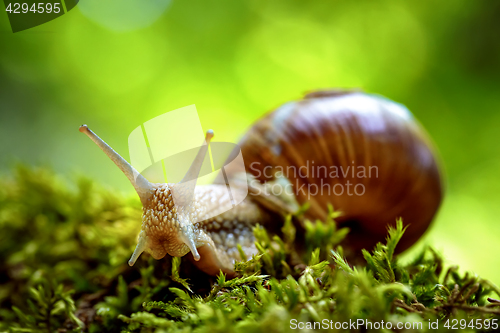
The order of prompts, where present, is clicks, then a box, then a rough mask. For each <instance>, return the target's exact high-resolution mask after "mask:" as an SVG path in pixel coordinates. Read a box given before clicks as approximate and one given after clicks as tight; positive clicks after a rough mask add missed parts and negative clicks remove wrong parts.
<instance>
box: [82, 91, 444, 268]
mask: <svg viewBox="0 0 500 333" xmlns="http://www.w3.org/2000/svg"><path fill="white" fill-rule="evenodd" d="M80 131H81V132H83V133H85V134H87V136H89V137H90V138H91V139H92V140H93V141H94V142H95V143H96V144H97V145H98V146H99V147H100V148H101V149H102V150H103V151H104V152H105V154H106V155H107V156H108V157H109V158H110V159H111V160H112V161H113V162H114V163H115V164H116V165H117V166H118V167H119V168H120V169H121V170H122V171H123V173H124V174H125V175H126V176H127V178H128V179H129V181H130V182H131V183H132V185H133V186H134V188H135V190H136V192H137V193H138V195H139V197H140V200H141V202H142V205H143V216H142V227H141V231H140V234H139V237H138V243H137V247H136V249H135V251H134V253H133V254H132V257H131V258H130V260H129V264H130V265H133V264H134V263H135V261H136V260H137V258H138V257H139V255H140V254H141V253H142V252H144V251H147V252H149V253H150V254H151V255H152V257H153V258H155V259H161V258H163V257H164V256H165V255H166V254H169V255H171V256H178V257H179V256H184V255H186V254H188V253H191V255H192V259H194V261H195V264H196V265H197V266H198V267H199V268H200V269H201V270H203V271H205V272H206V273H208V274H211V275H216V274H218V273H219V271H222V272H224V273H226V274H228V275H230V276H232V275H234V274H235V273H234V271H233V264H234V261H235V260H241V258H240V254H239V252H238V250H237V247H236V246H237V244H240V245H241V248H242V249H243V252H244V253H245V254H246V256H247V257H251V255H253V254H256V253H257V250H256V248H255V245H254V239H253V233H252V228H253V227H254V226H255V225H256V224H260V225H263V226H264V227H265V228H270V229H272V228H276V227H277V224H279V222H280V221H281V222H282V221H283V216H284V215H285V214H288V213H293V212H295V211H297V209H298V207H300V206H301V205H303V204H305V203H308V204H309V209H308V210H307V211H306V212H305V213H304V214H305V215H304V218H306V219H310V220H319V221H321V220H325V218H326V217H327V214H328V205H329V204H331V205H333V207H334V208H335V209H336V210H339V211H340V212H341V213H342V215H341V216H340V217H338V218H337V219H336V222H337V223H338V224H339V226H340V227H342V226H347V227H349V228H350V229H351V231H350V233H349V235H348V238H347V240H346V245H347V247H348V248H349V249H352V251H358V250H360V249H362V248H371V247H372V246H374V245H375V244H376V243H377V242H379V241H382V240H384V238H385V236H386V231H387V226H388V225H391V224H392V225H394V224H395V221H396V219H397V218H400V217H401V218H402V219H403V222H404V224H405V225H409V226H410V227H409V228H408V229H407V231H406V233H405V235H404V236H403V238H402V239H401V241H400V243H399V248H398V250H399V251H402V250H404V249H406V248H408V247H409V246H411V245H412V244H413V243H415V242H416V241H417V240H418V239H419V238H420V237H421V236H422V235H423V233H424V232H425V231H426V230H427V228H428V226H429V225H430V223H431V221H432V219H433V217H434V215H435V214H436V212H437V210H438V207H439V205H440V203H441V200H442V196H443V185H442V176H441V171H440V167H439V163H438V162H437V158H436V153H435V149H434V148H433V144H432V142H431V141H430V138H429V136H428V135H427V134H426V132H425V131H424V129H423V128H422V126H421V125H420V124H419V123H418V122H417V121H416V120H415V119H414V118H413V116H412V115H411V113H410V112H409V111H408V110H407V109H406V108H405V107H404V106H403V105H401V104H398V103H395V102H393V101H390V100H388V99H386V98H383V97H380V96H377V95H370V94H366V93H362V92H359V91H342V90H327V91H316V92H313V93H309V94H307V95H306V96H305V97H304V99H302V100H299V101H294V102H289V103H286V104H284V105H282V106H280V107H278V108H277V109H276V110H275V111H273V112H270V113H269V114H267V115H266V116H264V117H263V118H262V119H260V120H259V121H257V122H256V123H255V124H254V125H253V126H252V127H251V128H250V129H249V131H248V132H247V133H246V134H245V135H244V136H243V138H242V140H241V141H240V142H239V144H238V145H239V147H240V148H241V152H242V155H243V160H244V163H245V169H246V172H247V173H248V174H247V175H246V176H245V175H242V174H241V172H239V171H238V170H231V169H228V170H227V171H226V173H227V175H226V176H227V177H229V178H231V179H233V180H234V182H235V183H238V182H239V183H240V184H243V183H246V182H247V181H248V183H246V185H248V192H249V194H250V195H248V196H247V197H246V198H245V199H244V200H243V201H242V202H241V203H240V204H238V205H236V206H234V207H233V208H232V209H229V210H227V211H225V212H222V213H221V214H218V209H219V210H220V207H221V206H223V204H225V203H227V202H228V201H229V200H231V198H229V197H228V195H227V191H226V186H225V184H211V185H204V186H196V177H197V175H198V173H199V171H200V167H201V163H202V161H203V158H204V156H205V154H206V152H207V145H208V144H209V143H210V140H211V139H212V137H213V132H212V131H208V132H207V134H206V137H205V142H204V143H203V145H202V146H201V148H200V149H199V151H198V154H197V155H196V157H195V159H194V162H193V164H192V165H191V167H190V168H189V170H188V172H187V174H186V176H185V177H184V179H183V180H182V181H181V182H179V183H174V184H173V183H168V184H161V183H150V182H149V181H148V180H146V179H145V178H144V177H143V176H142V175H141V174H140V173H138V172H137V171H136V170H135V169H134V168H133V167H132V166H131V165H130V164H129V163H128V162H127V161H126V160H125V159H123V158H122V157H121V156H120V155H119V154H118V153H116V152H115V151H114V150H113V149H112V148H111V147H110V146H108V145H107V144H106V143H105V142H104V141H103V140H101V139H100V138H99V137H98V136H97V135H96V134H94V133H93V132H92V131H91V130H90V129H89V128H88V127H87V126H86V125H82V126H81V127H80ZM193 180H194V181H193ZM277 188H278V189H280V191H277V190H276V189H277Z"/></svg>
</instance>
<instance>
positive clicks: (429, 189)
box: [239, 90, 443, 251]
mask: <svg viewBox="0 0 500 333" xmlns="http://www.w3.org/2000/svg"><path fill="white" fill-rule="evenodd" d="M239 146H240V147H241V150H242V153H243V157H244V161H245V166H246V169H247V172H249V173H252V174H253V175H254V176H255V177H256V178H257V179H258V180H259V181H261V182H266V181H268V180H270V178H269V175H270V174H272V172H271V171H270V169H269V167H271V168H272V170H280V171H283V173H284V174H285V176H286V177H288V178H289V180H290V182H291V184H292V186H293V188H294V193H295V194H296V197H297V201H298V202H299V203H300V204H304V203H306V202H309V204H310V208H309V209H308V211H307V212H306V218H309V219H313V220H316V219H319V220H325V218H326V214H327V212H328V210H327V207H328V204H332V205H333V207H334V208H335V210H339V211H341V212H342V213H343V215H342V216H341V217H339V218H338V219H337V222H338V223H339V225H340V226H347V227H349V228H350V229H351V232H350V233H349V235H348V239H347V244H348V246H349V247H350V248H352V249H355V250H359V249H361V248H368V249H371V248H372V247H373V246H374V245H375V244H376V243H377V242H379V241H383V240H384V238H385V237H386V235H387V226H388V225H395V221H396V219H397V218H399V217H401V218H402V219H403V223H404V225H409V228H408V229H407V231H406V233H405V235H404V237H403V238H402V240H401V242H400V243H399V246H398V250H399V251H402V250H404V249H406V248H408V247H409V246H411V245H412V244H413V243H415V242H416V241H417V240H418V239H419V238H420V237H421V236H422V234H423V233H424V232H425V231H426V229H427V228H428V226H429V224H430V223H431V221H432V219H433V217H434V215H435V214H436V211H437V209H438V207H439V205H440V203H441V199H442V196H443V185H442V179H441V172H440V168H439V165H438V163H437V161H436V155H435V151H434V148H433V145H432V143H431V141H430V139H429V137H428V135H427V133H426V132H425V131H424V129H423V128H422V126H421V125H420V124H419V123H418V122H417V121H416V120H415V119H414V118H413V116H412V115H411V113H410V112H409V111H408V110H407V109H406V108H405V107H404V106H403V105H401V104H398V103H395V102H392V101H390V100H388V99H385V98H383V97H380V96H376V95H370V94H366V93H362V92H356V91H338V90H332V91H319V92H313V93H310V94H308V95H306V96H305V98H304V99H303V100H300V101H296V102H290V103H286V104H284V105H282V106H280V107H278V108H277V109H276V110H274V111H273V112H271V113H269V114H267V115H266V116H264V117H263V118H262V119H260V120H259V121H257V122H256V123H255V124H254V125H253V126H252V127H251V128H250V130H249V131H248V132H247V134H246V135H245V136H244V138H243V139H242V140H241V142H240V143H239ZM335 166H336V167H337V170H343V171H342V172H340V171H339V172H338V177H334V176H335V174H334V173H333V174H332V172H333V171H334V170H335V168H332V167H335ZM266 167H267V168H268V169H265V168H266ZM290 167H292V168H290ZM301 167H302V169H301V170H302V173H299V172H297V170H299V169H300V168H301ZM348 167H351V168H352V167H355V172H354V174H353V173H352V169H347V168H348ZM363 167H364V169H365V177H362V176H363V174H362V173H359V174H358V172H361V170H362V168H363ZM370 167H371V170H370ZM375 167H376V168H375ZM325 168H326V170H327V171H328V172H325V171H324V170H325ZM294 169H295V170H296V171H295V172H294V171H293V170H294ZM266 170H267V172H266V174H264V171H266ZM306 170H309V172H308V174H306ZM332 170H333V171H332ZM346 170H347V173H346V172H345V171H346ZM314 171H316V172H315V173H314V175H313V172H314ZM369 171H372V173H371V176H370V177H368V172H369ZM375 171H378V172H377V175H375ZM273 172H274V171H273ZM353 176H354V177H353ZM348 181H349V182H350V183H351V184H352V187H351V193H352V195H348V193H347V190H346V184H347V182H348ZM325 184H328V185H329V186H330V189H328V188H327V185H325ZM336 184H340V185H342V186H343V189H344V192H343V193H342V194H340V189H341V187H340V185H337V187H336V188H335V189H336V191H335V192H336V194H340V195H336V194H335V193H334V191H333V190H332V189H331V188H332V187H333V186H335V185H336ZM357 184H361V185H362V186H363V187H361V185H358V188H357V189H358V191H357V192H358V194H359V193H361V189H362V188H364V190H365V191H364V193H363V194H362V195H356V194H354V193H353V190H354V186H355V185H357ZM316 186H318V187H316ZM301 187H302V190H300V189H301ZM304 188H305V190H303V189H304ZM321 188H323V190H324V191H323V194H321V192H320V191H318V192H319V193H313V192H316V190H317V189H320V190H321ZM327 191H328V192H327Z"/></svg>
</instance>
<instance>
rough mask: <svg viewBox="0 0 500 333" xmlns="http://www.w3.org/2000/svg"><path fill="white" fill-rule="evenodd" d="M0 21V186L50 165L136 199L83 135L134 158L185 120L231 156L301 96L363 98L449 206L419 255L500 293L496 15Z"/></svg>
mask: <svg viewBox="0 0 500 333" xmlns="http://www.w3.org/2000/svg"><path fill="white" fill-rule="evenodd" d="M138 3H141V4H142V5H141V6H137V4H138ZM1 8H2V12H1V13H0V142H1V144H0V169H1V172H2V173H4V174H9V173H10V172H11V167H12V166H13V165H14V164H15V163H16V162H24V163H27V164H33V165H48V166H51V167H53V168H54V169H55V170H56V171H57V172H59V173H62V174H65V175H67V176H68V178H69V179H72V177H74V176H75V175H76V174H84V175H86V176H89V177H91V178H92V179H95V180H96V181H98V182H99V183H101V184H102V185H104V186H105V187H108V188H112V189H116V191H120V192H125V193H132V192H133V189H132V187H131V186H130V184H129V183H128V181H127V180H126V178H125V177H124V176H123V175H122V174H121V173H120V172H119V171H118V170H117V169H116V167H115V166H114V165H113V164H112V163H111V162H110V161H109V160H108V159H107V158H106V157H105V156H104V154H102V152H101V151H100V150H99V149H97V148H96V147H95V145H93V144H91V143H90V142H89V140H88V139H87V138H85V137H84V136H83V135H82V134H81V133H79V132H78V131H77V129H78V126H79V125H80V124H82V123H87V124H89V126H90V127H91V128H93V129H94V130H95V131H96V132H97V133H98V134H99V135H100V136H101V137H103V138H104V139H105V140H106V141H108V143H110V144H111V145H112V146H113V147H114V148H115V149H116V150H117V151H118V152H120V153H122V154H123V155H124V156H125V157H126V158H128V148H127V138H128V135H129V133H130V132H131V131H132V130H133V129H134V128H135V127H137V126H138V125H139V124H141V123H143V122H145V121H147V120H149V119H151V118H153V117H155V116H157V115H160V114H162V113H164V112H167V111H170V110H174V109H177V108H180V107H183V106H186V105H190V104H196V106H197V109H198V113H199V115H200V118H201V122H202V126H203V127H204V129H208V128H212V129H214V131H215V133H216V139H218V140H219V141H231V142H237V140H238V138H239V137H240V136H241V135H242V134H243V133H244V132H245V130H246V128H247V127H248V126H249V125H250V124H251V123H252V122H253V121H255V120H256V119H258V118H259V117H260V116H261V115H262V114H264V113H265V112H266V111H268V110H270V109H272V108H274V107H276V106H278V105H280V104H281V103H284V102H286V101H288V100H291V99H297V98H300V97H301V96H302V95H303V93H304V92H306V91H310V90H313V89H316V88H327V87H360V88H362V89H364V90H365V91H368V92H373V93H378V94H382V95H384V96H387V97H389V98H391V99H393V100H395V101H398V102H401V103H403V104H405V105H407V106H408V107H409V108H410V110H412V112H413V113H414V114H415V116H416V117H417V118H418V119H419V120H420V121H421V123H422V124H423V125H424V126H425V127H426V129H427V130H428V132H429V133H430V134H431V136H432V137H433V139H434V140H435V143H436V145H437V146H438V148H439V150H440V152H441V157H442V160H443V163H444V166H445V169H446V175H447V193H446V199H445V202H444V204H443V206H442V209H441V211H440V213H439V216H438V217H437V219H436V220H435V223H434V225H433V226H432V228H431V230H430V231H429V232H428V233H427V235H426V236H425V238H424V239H423V240H422V242H421V244H422V243H428V244H431V245H433V246H434V247H435V248H437V249H438V250H439V251H440V252H442V253H444V255H445V256H446V258H448V264H454V263H457V264H460V267H461V268H462V269H465V270H470V271H473V272H476V273H477V274H479V275H481V276H482V277H484V278H488V279H491V280H493V281H494V282H496V283H497V284H499V283H500V265H498V263H499V261H498V255H497V253H498V251H499V250H498V245H499V244H500V223H499V221H498V220H499V218H498V216H500V205H499V202H500V182H499V170H500V144H499V142H500V140H499V139H500V112H499V110H500V98H499V96H500V94H499V93H498V90H499V88H500V43H499V32H500V20H499V19H498V18H499V17H500V2H499V1H482V0H474V1H470V0H468V1H465V0H455V1H453V2H448V1H442V2H436V1H429V0H423V1H397V0H391V1H389V0H385V1H384V0H382V1H373V0H361V1H321V2H319V1H318V2H305V1H289V0H288V1H273V2H269V1H263V0H252V1H233V0H225V1H218V2H217V3H215V2H213V3H209V2H206V1H201V0H198V1H172V2H171V3H170V2H168V1H159V0H150V1H132V0H123V1H118V0H107V1H99V2H98V1H96V0H87V1H86V0H83V1H81V2H80V4H79V5H78V6H77V8H76V9H74V10H72V11H71V12H69V13H68V14H66V15H64V16H62V17H61V18H59V19H57V20H54V21H51V22H49V23H47V24H44V25H42V26H39V27H36V28H33V29H30V30H27V31H24V32H20V33H16V34H13V33H12V32H11V31H10V27H9V24H8V20H7V15H6V13H5V12H4V11H3V7H1ZM170 144H176V143H175V142H172V143H170ZM138 223H139V221H138Z"/></svg>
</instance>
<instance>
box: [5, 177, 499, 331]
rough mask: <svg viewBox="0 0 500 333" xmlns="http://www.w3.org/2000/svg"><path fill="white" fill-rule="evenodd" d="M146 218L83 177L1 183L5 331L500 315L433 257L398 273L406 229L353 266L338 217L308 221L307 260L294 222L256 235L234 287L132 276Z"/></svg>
mask: <svg viewBox="0 0 500 333" xmlns="http://www.w3.org/2000/svg"><path fill="white" fill-rule="evenodd" d="M140 214H141V211H140V206H139V202H138V200H136V199H135V198H130V199H125V198H122V197H119V196H117V195H114V194H112V193H110V192H108V191H104V190H103V189H100V188H98V187H96V186H95V185H94V184H93V183H92V182H90V181H88V180H80V181H78V182H77V183H76V188H74V189H72V190H70V189H68V188H67V187H66V186H64V185H63V184H62V183H61V181H59V180H58V179H57V178H55V177H54V175H52V174H51V173H50V172H48V171H46V170H37V169H27V168H24V167H19V168H18V169H17V170H16V172H15V174H14V177H12V178H11V179H3V180H1V181H0V227H1V233H0V235H1V236H0V237H1V239H0V259H1V260H2V263H4V264H3V265H2V266H1V267H0V274H1V276H0V277H1V278H0V304H1V309H0V331H12V332H56V331H58V332H80V331H85V332H120V331H122V332H170V331H183V332H191V331H196V332H252V331H255V332H260V331H262V330H265V331H268V332H275V331H276V332H284V331H289V330H291V324H290V323H291V320H297V321H300V322H309V323H314V322H322V323H325V322H324V320H326V321H328V323H330V321H332V322H331V323H333V324H334V323H339V322H340V323H342V322H349V320H351V321H352V320H369V321H371V322H381V321H384V322H391V323H394V325H395V323H397V322H409V323H414V322H420V323H422V329H421V330H420V331H431V330H430V329H429V328H428V323H429V321H431V322H433V321H435V320H439V322H440V324H441V326H440V330H443V331H445V330H446V329H445V328H444V327H443V325H444V324H445V323H446V321H447V320H448V319H457V320H466V322H467V323H470V320H471V319H480V320H484V319H488V318H489V319H492V318H496V319H498V318H500V302H499V301H497V300H495V298H498V296H499V295H500V290H499V289H498V288H497V287H496V286H495V285H493V284H492V283H490V282H488V281H485V280H483V279H481V278H479V277H477V276H474V275H471V274H462V273H461V272H460V271H459V270H458V268H457V267H444V265H443V259H442V257H441V256H440V255H438V254H437V253H436V252H435V251H433V250H432V248H424V249H423V250H422V251H421V253H419V254H418V255H417V256H415V258H414V259H413V261H411V262H409V263H407V264H404V265H403V264H401V263H400V262H399V261H398V258H397V256H394V253H395V249H396V246H397V243H398V241H399V239H400V238H401V236H402V235H403V233H404V229H403V227H402V223H401V221H398V223H397V227H396V228H393V229H389V230H388V238H387V242H386V244H378V245H377V246H376V247H375V249H373V250H372V251H364V252H363V256H364V258H365V260H366V264H364V265H360V266H356V267H354V266H352V265H350V263H349V262H347V261H346V260H345V259H344V258H343V254H342V253H343V252H342V248H341V247H340V246H339V244H340V242H341V241H342V239H343V238H344V237H345V235H346V234H347V230H346V229H337V228H336V224H335V222H334V218H335V216H336V212H334V211H333V209H330V217H329V218H328V219H327V221H323V223H311V222H306V224H305V230H304V238H305V240H306V246H305V250H304V251H303V252H301V253H298V252H297V251H296V246H295V242H296V240H295V237H296V234H297V233H298V231H297V230H295V227H294V225H293V223H292V219H291V217H288V218H287V219H286V221H285V223H284V226H283V229H282V236H281V237H279V236H276V235H269V234H268V233H267V231H266V230H265V229H264V228H262V227H261V226H257V227H256V228H254V235H255V237H256V245H257V248H258V250H259V254H258V255H255V256H254V257H252V258H246V259H248V261H245V262H238V263H236V264H235V269H236V271H238V272H239V273H240V276H239V277H237V278H234V279H227V278H226V277H225V276H224V275H223V274H221V275H219V276H218V277H216V278H211V277H208V276H206V275H203V274H201V273H199V272H198V271H196V270H194V269H193V267H192V265H191V264H190V262H189V261H186V260H185V259H182V260H181V259H180V258H174V259H173V260H169V259H167V258H166V259H163V260H153V259H152V258H150V257H149V256H147V255H143V256H142V257H141V258H140V259H139V260H138V262H137V264H136V265H135V266H134V267H129V266H128V265H127V260H128V257H129V255H130V254H131V253H132V251H133V247H134V243H135V237H136V235H137V232H138V229H139V221H140ZM301 232H302V231H301ZM489 297H490V298H489ZM292 323H294V322H292ZM292 326H293V324H292ZM458 327H460V326H458ZM476 327H477V326H476ZM316 328H318V327H316ZM365 329H366V327H365V328H360V331H366V330H365ZM470 330H471V331H473V330H472V329H471V328H470ZM368 331H370V329H368ZM373 331H376V330H375V329H374V330H373ZM387 331H391V330H387ZM395 331H396V330H395ZM432 331H435V330H432Z"/></svg>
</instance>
